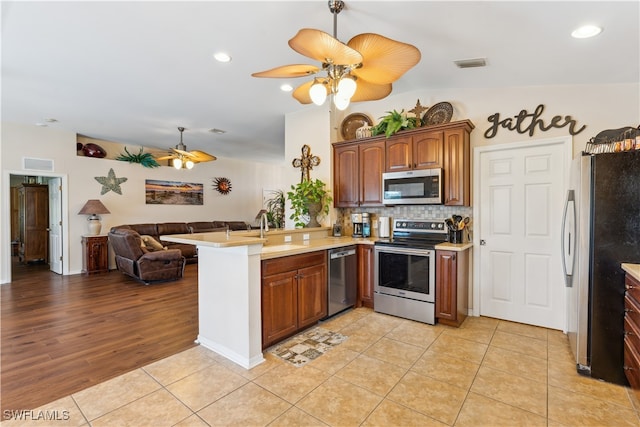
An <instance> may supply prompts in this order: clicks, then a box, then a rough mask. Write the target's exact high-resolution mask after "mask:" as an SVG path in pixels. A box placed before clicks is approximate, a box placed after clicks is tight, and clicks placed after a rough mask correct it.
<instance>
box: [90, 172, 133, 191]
mask: <svg viewBox="0 0 640 427" xmlns="http://www.w3.org/2000/svg"><path fill="white" fill-rule="evenodd" d="M94 178H95V180H96V181H98V182H99V183H100V184H102V191H100V194H101V195H102V194H106V193H108V192H109V191H113V192H114V193H117V194H120V195H122V189H121V188H120V184H122V183H123V182H125V181H126V180H127V178H116V173H115V172H114V171H113V168H111V169H109V173H108V174H107V176H96V177H94Z"/></svg>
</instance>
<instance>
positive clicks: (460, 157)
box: [443, 129, 471, 206]
mask: <svg viewBox="0 0 640 427" xmlns="http://www.w3.org/2000/svg"><path fill="white" fill-rule="evenodd" d="M470 167H471V165H470V153H469V133H468V132H467V131H465V130H464V129H455V130H449V131H446V132H445V133H444V160H443V180H444V190H443V191H444V194H443V196H444V197H443V198H444V204H445V205H447V206H469V205H470V201H471V197H470V196H471V195H470V186H471V184H470V171H469V168H470Z"/></svg>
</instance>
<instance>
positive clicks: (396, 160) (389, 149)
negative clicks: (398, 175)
mask: <svg viewBox="0 0 640 427" xmlns="http://www.w3.org/2000/svg"><path fill="white" fill-rule="evenodd" d="M385 151H386V152H385V157H386V161H385V163H386V166H385V171H386V172H400V171H408V170H411V169H413V160H412V158H411V155H412V149H411V137H410V136H405V137H399V138H398V137H393V138H392V139H391V140H387V141H386V150H385Z"/></svg>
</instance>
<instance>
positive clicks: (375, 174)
mask: <svg viewBox="0 0 640 427" xmlns="http://www.w3.org/2000/svg"><path fill="white" fill-rule="evenodd" d="M384 156H385V142H384V141H377V142H370V143H363V144H360V146H359V168H360V170H359V175H360V180H359V181H360V197H359V202H360V206H382V173H383V172H384V167H385V166H384Z"/></svg>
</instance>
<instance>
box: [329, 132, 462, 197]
mask: <svg viewBox="0 0 640 427" xmlns="http://www.w3.org/2000/svg"><path fill="white" fill-rule="evenodd" d="M473 128H474V125H473V123H471V121H469V120H461V121H457V122H451V123H446V124H442V125H435V126H429V127H421V128H417V129H412V130H405V131H401V132H399V133H397V134H395V135H393V136H391V137H390V138H385V136H384V135H378V136H375V137H371V138H366V139H360V140H351V141H344V142H339V143H335V144H334V145H333V147H334V151H333V168H334V169H333V173H334V179H333V183H334V188H333V192H334V206H335V207H337V208H349V207H363V206H382V173H383V172H400V171H409V170H415V169H432V168H442V180H443V201H444V204H445V205H447V206H470V202H471V175H470V167H471V154H470V137H469V135H470V133H471V131H472V130H473Z"/></svg>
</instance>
